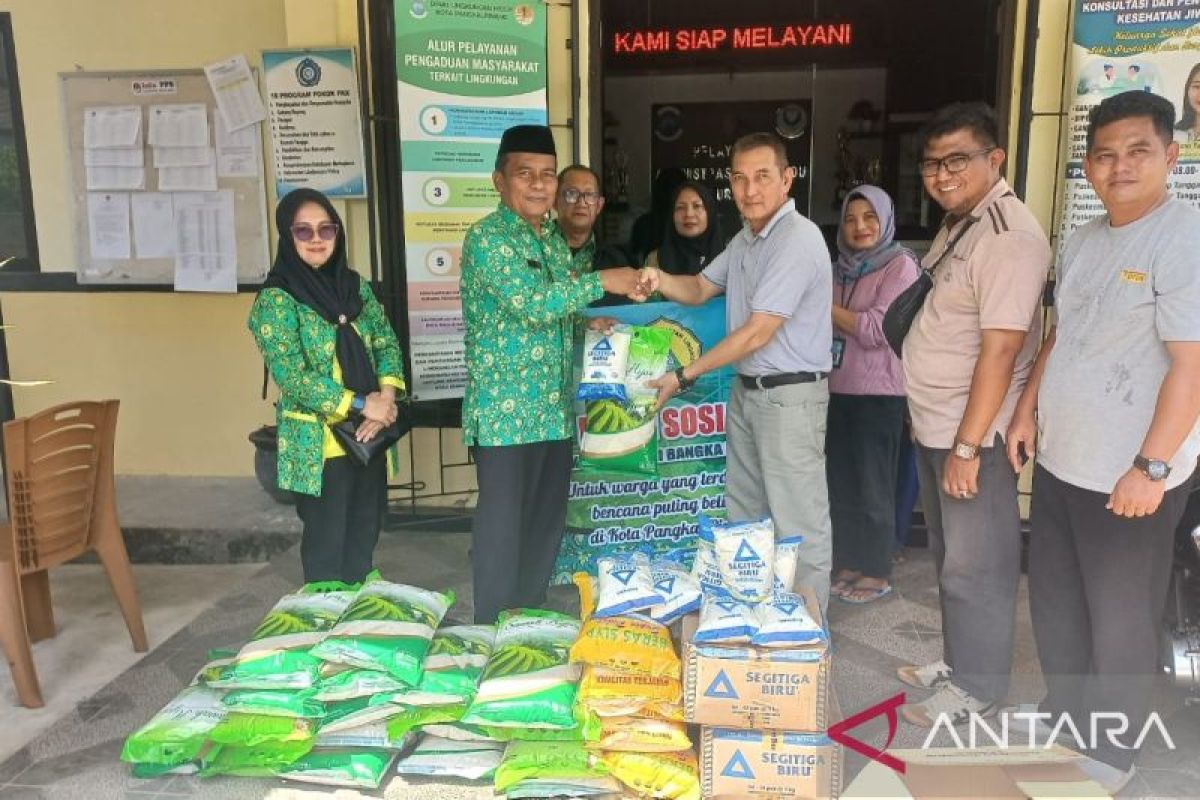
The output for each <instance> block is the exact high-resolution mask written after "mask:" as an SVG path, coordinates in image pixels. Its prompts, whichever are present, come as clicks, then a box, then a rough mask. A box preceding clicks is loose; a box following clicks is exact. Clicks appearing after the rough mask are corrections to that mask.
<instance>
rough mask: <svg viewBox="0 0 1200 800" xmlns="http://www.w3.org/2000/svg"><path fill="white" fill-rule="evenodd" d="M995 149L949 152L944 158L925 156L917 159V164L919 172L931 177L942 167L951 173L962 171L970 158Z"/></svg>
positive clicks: (969, 161)
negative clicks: (919, 159)
mask: <svg viewBox="0 0 1200 800" xmlns="http://www.w3.org/2000/svg"><path fill="white" fill-rule="evenodd" d="M995 149H996V148H994V147H985V148H983V149H982V150H976V151H975V152H973V153H951V154H950V155H948V156H946V157H945V158H926V159H922V160H921V161H918V162H917V166H919V167H920V168H921V174H922V175H924V176H925V177H926V178H932V177H933V176H934V175H937V174H938V171H939V170H940V169H941V168H942V167H945V168H946V172H949V173H950V174H952V175H953V174H954V173H956V172H962V171H963V170H964V169H966V168H967V165H968V164H970V163H971V159H973V158H978V157H979V156H983V155H987V154H988V153H990V152H992V151H993V150H995Z"/></svg>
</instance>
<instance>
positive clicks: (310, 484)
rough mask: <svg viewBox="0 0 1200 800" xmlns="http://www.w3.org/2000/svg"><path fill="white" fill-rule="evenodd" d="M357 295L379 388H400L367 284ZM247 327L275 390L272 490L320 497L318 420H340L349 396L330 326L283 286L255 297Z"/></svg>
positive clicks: (392, 347) (396, 364)
mask: <svg viewBox="0 0 1200 800" xmlns="http://www.w3.org/2000/svg"><path fill="white" fill-rule="evenodd" d="M359 294H360V295H361V296H362V300H363V308H362V313H360V314H359V315H358V319H357V320H355V321H354V327H355V329H356V330H357V331H358V334H359V336H361V337H362V340H363V344H365V345H366V347H367V356H368V357H369V358H370V359H371V364H372V365H374V367H375V374H376V375H378V376H379V383H380V385H385V386H395V387H396V388H397V389H398V390H403V389H404V367H403V361H402V359H401V356H400V344H399V343H398V342H397V341H396V334H395V332H394V331H393V330H392V326H391V324H389V323H388V321H387V317H385V316H384V313H383V307H382V306H381V305H379V301H378V300H376V299H375V294H374V292H372V291H371V286H370V284H369V283H368V282H367V281H365V280H364V281H361V282H360V283H359ZM247 325H248V327H249V328H250V332H251V333H253V334H254V341H255V342H257V343H258V349H259V350H260V351H261V352H262V356H263V360H265V361H266V362H267V367H268V369H270V370H271V377H272V378H274V379H275V384H276V385H277V386H278V387H279V390H280V396H279V404H278V406H277V408H276V417H277V421H278V424H279V488H281V489H290V490H291V491H294V492H301V493H302V494H310V495H314V496H319V495H320V494H321V472H322V468H323V467H324V463H325V453H326V452H327V442H326V427H325V423H326V422H339V421H340V420H342V419H344V418H345V416H346V414H347V412H348V411H349V410H350V402H351V401H352V400H353V399H354V393H353V392H351V391H350V390H349V389H347V388H346V387H345V386H343V385H342V380H341V378H342V371H341V368H340V367H339V365H338V363H337V358H336V357H335V353H334V350H335V342H336V339H337V326H336V325H333V324H332V323H329V322H326V321H325V320H324V319H322V318H321V316H320V315H319V314H318V313H317V312H316V311H313V310H312V309H311V308H309V307H308V306H306V305H304V304H303V303H300V302H297V301H296V299H295V298H294V297H292V296H291V295H290V294H288V293H287V292H285V291H284V290H282V289H263V290H262V291H261V292H259V294H258V297H257V298H255V300H254V306H253V307H252V308H251V309H250V319H249V321H248V322H247ZM328 438H329V439H332V437H328ZM335 447H336V445H335Z"/></svg>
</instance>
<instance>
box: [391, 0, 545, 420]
mask: <svg viewBox="0 0 1200 800" xmlns="http://www.w3.org/2000/svg"><path fill="white" fill-rule="evenodd" d="M394 10H395V22H396V91H397V93H398V97H399V102H400V160H401V168H402V169H403V174H402V175H401V182H402V186H403V197H404V245H405V247H404V250H405V265H406V268H407V273H408V317H409V331H410V333H411V342H410V345H409V346H410V348H411V351H412V352H411V355H412V372H413V374H412V380H411V392H412V396H413V399H415V400H437V399H440V398H448V397H461V396H462V393H463V387H464V386H465V385H466V379H467V373H466V364H465V363H464V361H463V325H462V305H461V300H460V298H459V290H458V281H459V275H460V263H461V260H462V239H463V236H464V235H465V234H466V232H467V229H468V228H470V227H471V225H472V224H473V223H474V222H475V221H476V220H478V219H479V218H480V217H483V216H484V215H486V214H488V213H490V212H491V211H493V210H495V208H496V203H497V202H498V198H497V196H496V193H495V190H494V189H493V188H492V179H491V173H492V170H493V168H494V167H495V163H496V148H497V146H498V145H499V142H500V136H501V134H503V133H504V131H505V129H507V128H510V127H512V126H513V125H529V124H532V125H545V124H546V122H547V113H546V5H545V3H543V2H523V3H521V2H514V1H513V0H396V3H395V6H394Z"/></svg>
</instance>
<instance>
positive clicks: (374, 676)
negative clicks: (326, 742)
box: [313, 637, 437, 703]
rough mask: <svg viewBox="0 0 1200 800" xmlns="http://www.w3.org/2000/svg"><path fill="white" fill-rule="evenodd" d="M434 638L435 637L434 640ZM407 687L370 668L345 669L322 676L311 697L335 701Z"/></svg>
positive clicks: (396, 690) (401, 690) (324, 700)
mask: <svg viewBox="0 0 1200 800" xmlns="http://www.w3.org/2000/svg"><path fill="white" fill-rule="evenodd" d="M436 640H437V639H436V637H435V639H434V641H436ZM426 660H428V659H426ZM323 671H324V670H322V672H323ZM407 688H408V687H406V686H405V685H404V684H403V683H401V682H400V681H398V680H396V679H395V678H393V677H392V676H391V675H388V674H387V673H385V672H376V671H375V670H372V669H347V670H344V671H342V672H339V673H337V674H335V675H330V676H329V677H322V678H321V682H320V683H319V684H317V688H316V693H315V694H314V695H313V697H315V698H316V699H317V700H320V701H321V702H323V703H336V702H340V701H342V700H354V699H355V698H358V697H371V696H372V695H377V694H384V693H387V692H403V691H405V690H406V689H407Z"/></svg>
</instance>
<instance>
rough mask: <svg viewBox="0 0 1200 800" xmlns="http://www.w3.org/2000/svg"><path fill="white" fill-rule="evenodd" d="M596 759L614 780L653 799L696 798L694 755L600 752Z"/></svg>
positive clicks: (697, 780) (686, 799)
mask: <svg viewBox="0 0 1200 800" xmlns="http://www.w3.org/2000/svg"><path fill="white" fill-rule="evenodd" d="M600 760H601V761H602V762H604V764H605V765H606V766H607V767H608V769H609V771H610V772H611V773H612V774H613V777H615V778H616V779H617V780H619V781H620V782H621V783H623V784H625V785H626V786H628V787H629V788H630V789H632V790H633V791H635V792H637V793H638V794H639V795H641V796H642V797H653V798H657V800H700V770H699V769H698V768H697V766H696V755H695V753H693V752H691V751H690V750H689V751H685V752H679V753H621V752H616V751H612V752H608V753H601V754H600Z"/></svg>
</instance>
